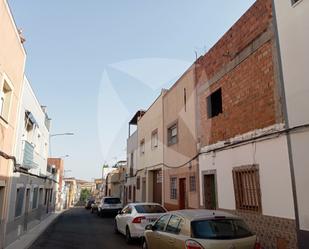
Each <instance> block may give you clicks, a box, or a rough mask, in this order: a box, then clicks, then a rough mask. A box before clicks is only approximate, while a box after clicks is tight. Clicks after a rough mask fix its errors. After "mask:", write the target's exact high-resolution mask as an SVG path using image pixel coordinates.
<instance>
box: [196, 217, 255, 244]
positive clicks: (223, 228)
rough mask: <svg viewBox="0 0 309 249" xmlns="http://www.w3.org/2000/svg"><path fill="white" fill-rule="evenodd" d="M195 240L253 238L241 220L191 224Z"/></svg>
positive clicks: (207, 221)
mask: <svg viewBox="0 0 309 249" xmlns="http://www.w3.org/2000/svg"><path fill="white" fill-rule="evenodd" d="M191 228H192V235H193V238H197V239H222V240H224V239H240V238H246V237H250V236H252V232H251V231H250V229H249V228H248V227H247V225H246V224H245V222H244V221H243V220H240V219H229V218H226V219H225V218H222V219H214V220H209V219H208V220H197V221H192V222H191Z"/></svg>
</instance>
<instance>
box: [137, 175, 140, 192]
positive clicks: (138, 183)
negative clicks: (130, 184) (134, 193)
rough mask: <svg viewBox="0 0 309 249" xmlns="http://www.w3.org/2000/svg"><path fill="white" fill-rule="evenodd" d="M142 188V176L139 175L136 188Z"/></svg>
mask: <svg viewBox="0 0 309 249" xmlns="http://www.w3.org/2000/svg"><path fill="white" fill-rule="evenodd" d="M140 188H141V177H140V176H138V177H137V178H136V189H137V190H139V189H140Z"/></svg>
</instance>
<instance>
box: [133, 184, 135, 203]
mask: <svg viewBox="0 0 309 249" xmlns="http://www.w3.org/2000/svg"><path fill="white" fill-rule="evenodd" d="M135 199H136V188H135V186H133V202H135Z"/></svg>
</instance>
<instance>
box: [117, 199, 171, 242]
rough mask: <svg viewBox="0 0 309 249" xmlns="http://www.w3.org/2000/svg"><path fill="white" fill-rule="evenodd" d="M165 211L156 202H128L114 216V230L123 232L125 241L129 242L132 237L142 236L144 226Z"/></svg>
mask: <svg viewBox="0 0 309 249" xmlns="http://www.w3.org/2000/svg"><path fill="white" fill-rule="evenodd" d="M166 212H167V210H166V209H165V208H164V207H163V206H161V205H160V204H157V203H130V204H128V205H127V206H125V207H124V209H122V211H121V212H119V214H118V215H117V216H116V217H115V225H114V229H115V232H120V233H122V234H124V235H125V236H126V241H127V243H130V242H131V241H132V238H141V237H143V236H144V232H145V227H146V226H147V225H148V224H149V223H152V222H154V221H156V220H157V219H158V218H159V217H160V216H161V215H162V214H163V213H166Z"/></svg>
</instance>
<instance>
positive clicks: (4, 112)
mask: <svg viewBox="0 0 309 249" xmlns="http://www.w3.org/2000/svg"><path fill="white" fill-rule="evenodd" d="M0 87H1V88H0V116H1V118H2V119H4V120H5V121H6V122H8V119H9V112H10V106H11V99H12V88H11V87H10V86H9V84H8V83H7V81H5V80H4V81H3V84H2V85H1V82H0Z"/></svg>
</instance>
